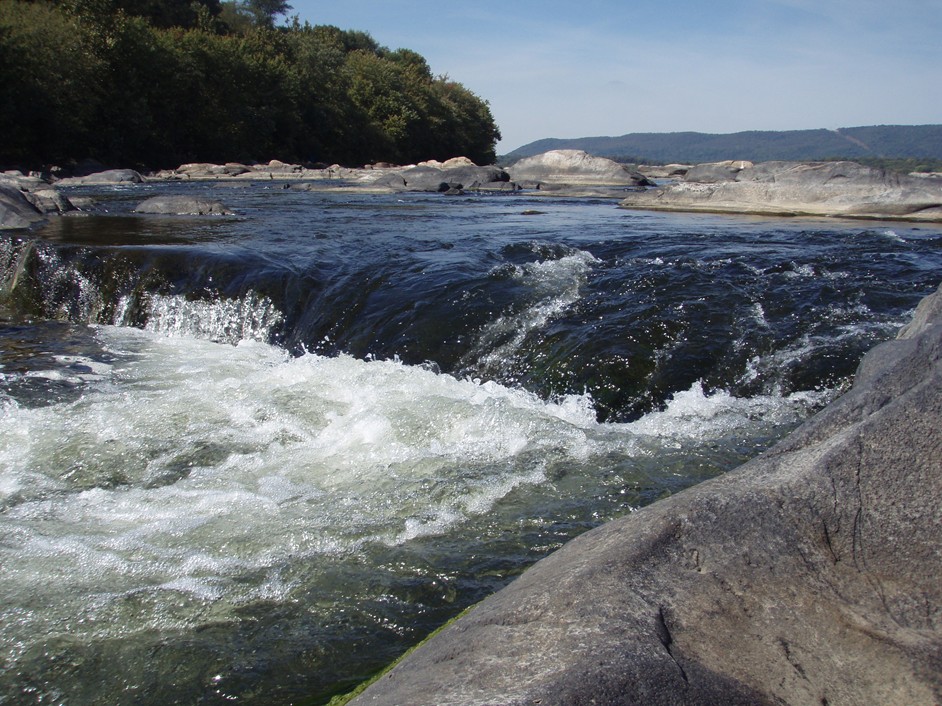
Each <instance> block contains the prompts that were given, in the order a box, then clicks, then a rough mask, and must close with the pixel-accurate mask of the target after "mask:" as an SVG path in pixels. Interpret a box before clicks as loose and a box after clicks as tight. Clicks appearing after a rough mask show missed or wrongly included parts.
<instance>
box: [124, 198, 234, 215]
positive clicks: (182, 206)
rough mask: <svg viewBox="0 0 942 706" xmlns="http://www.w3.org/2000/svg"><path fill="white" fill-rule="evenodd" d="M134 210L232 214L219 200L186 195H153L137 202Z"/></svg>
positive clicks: (166, 212)
mask: <svg viewBox="0 0 942 706" xmlns="http://www.w3.org/2000/svg"><path fill="white" fill-rule="evenodd" d="M134 212H135V213H148V214H158V215H174V216H231V215H232V211H230V210H229V209H228V208H226V206H225V205H224V204H223V203H222V202H221V201H216V200H213V199H205V198H201V197H199V196H186V195H166V196H153V197H151V198H149V199H147V200H145V201H142V202H141V203H139V204H138V205H137V206H136V207H135V208H134Z"/></svg>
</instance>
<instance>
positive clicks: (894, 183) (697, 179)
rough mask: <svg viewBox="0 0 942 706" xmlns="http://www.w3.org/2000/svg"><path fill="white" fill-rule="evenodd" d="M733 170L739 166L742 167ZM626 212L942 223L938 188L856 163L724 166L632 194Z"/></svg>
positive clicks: (941, 189) (698, 170)
mask: <svg viewBox="0 0 942 706" xmlns="http://www.w3.org/2000/svg"><path fill="white" fill-rule="evenodd" d="M737 165H745V166H742V167H741V168H740V167H739V166H737ZM620 205H621V206H623V207H625V208H639V209H652V210H663V211H703V212H714V213H754V214H763V215H788V216H840V217H845V218H877V219H879V218H891V219H900V220H910V221H942V183H939V182H936V181H935V180H932V179H919V178H915V177H910V176H906V175H901V174H895V173H892V172H886V171H884V170H882V169H873V168H870V167H865V166H863V165H860V164H857V163H855V162H811V163H800V162H762V163H759V164H755V165H753V164H750V163H749V162H728V163H726V162H723V163H717V164H710V165H698V166H696V167H692V168H691V169H690V170H688V172H687V174H686V175H685V177H684V181H682V182H677V183H672V184H667V185H665V186H662V187H659V188H657V189H649V190H646V191H643V192H634V193H629V194H627V195H626V197H625V199H624V200H623V201H622V202H621V204H620Z"/></svg>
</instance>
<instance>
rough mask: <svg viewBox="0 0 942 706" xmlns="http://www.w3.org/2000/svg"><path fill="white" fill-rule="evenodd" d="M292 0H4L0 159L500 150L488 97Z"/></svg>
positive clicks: (367, 156) (368, 157)
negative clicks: (293, 13)
mask: <svg viewBox="0 0 942 706" xmlns="http://www.w3.org/2000/svg"><path fill="white" fill-rule="evenodd" d="M288 10H290V5H288V4H287V3H286V2H284V1H283V0H227V1H226V2H223V3H221V4H220V3H219V2H218V0H58V1H57V2H56V1H53V0H35V1H33V2H30V1H27V0H0V134H2V135H4V139H3V140H2V141H0V164H2V165H5V166H20V167H34V166H41V165H43V164H56V163H60V164H61V163H64V162H66V161H68V160H81V159H85V158H94V159H97V160H99V161H101V162H104V163H108V164H115V165H122V166H124V165H135V166H141V167H143V166H148V167H154V168H157V167H168V166H176V165H177V164H180V163H182V162H188V161H227V160H243V161H251V160H268V159H272V158H278V159H283V160H286V161H289V160H290V161H312V162H313V161H320V162H328V163H332V162H340V163H344V164H362V163H366V162H372V161H388V162H401V163H405V162H414V161H419V160H423V159H447V158H449V157H454V156H458V155H465V156H467V157H469V158H471V159H472V160H474V161H476V162H478V163H479V164H486V163H490V162H492V161H493V160H494V159H495V154H494V147H495V144H496V141H497V140H499V139H500V132H499V131H498V129H497V126H496V124H495V123H494V119H493V116H492V115H491V112H490V108H489V106H488V104H487V102H486V101H484V100H482V99H481V98H479V97H478V96H476V95H475V94H474V93H472V92H471V91H469V90H468V89H467V88H465V87H464V86H462V85H461V84H458V83H455V82H453V81H450V80H449V79H448V78H447V77H435V76H433V74H432V71H431V69H430V68H429V66H428V63H427V62H426V61H425V59H424V58H423V57H422V56H421V55H419V54H417V53H416V52H414V51H411V50H409V49H397V50H395V51H390V50H389V49H387V48H385V47H382V46H380V45H379V44H378V43H377V42H376V41H375V40H374V39H373V38H372V37H371V36H370V35H369V34H368V33H366V32H362V31H354V30H342V29H339V28H337V27H332V26H312V25H310V24H308V23H304V24H302V23H300V22H299V21H298V19H297V18H294V19H293V20H292V21H291V23H290V24H289V25H288V26H282V27H276V26H274V21H275V19H276V18H277V17H278V16H279V15H283V14H284V13H285V12H287V11H288Z"/></svg>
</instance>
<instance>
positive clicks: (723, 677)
mask: <svg viewBox="0 0 942 706" xmlns="http://www.w3.org/2000/svg"><path fill="white" fill-rule="evenodd" d="M832 169H839V168H835V167H832ZM744 171H745V170H744ZM940 429H942V288H940V290H939V291H938V292H936V293H935V294H933V295H932V296H930V297H928V298H926V299H925V300H923V302H922V303H921V304H920V306H919V308H918V309H917V312H916V314H915V316H914V317H913V321H912V323H911V324H910V325H909V326H907V327H906V328H904V329H903V330H902V331H901V332H900V335H899V337H898V338H897V339H896V340H894V341H890V342H887V343H884V344H882V345H880V346H877V347H876V348H875V349H874V350H872V351H871V352H870V353H869V354H868V355H867V356H866V357H865V358H864V360H863V361H862V363H861V365H860V367H859V369H858V373H857V376H856V380H855V383H854V386H853V388H852V389H851V390H850V391H849V392H848V393H846V394H845V395H844V396H842V397H841V398H839V399H838V400H836V401H835V402H833V403H832V404H830V405H829V406H828V407H826V408H825V409H824V410H823V411H821V412H820V413H819V414H818V415H817V416H815V417H814V418H812V419H811V420H809V421H808V422H806V423H805V424H804V425H802V426H801V427H799V428H798V429H797V430H796V431H794V432H793V433H792V434H791V435H789V436H788V437H786V439H784V440H783V441H782V442H781V443H779V444H778V445H777V446H775V447H774V448H773V449H771V450H770V451H768V452H767V453H765V454H764V455H762V456H760V457H759V458H757V459H755V460H753V461H751V462H749V463H747V464H745V465H744V466H742V467H741V468H739V469H737V470H736V471H733V472H730V473H727V474H726V475H724V476H721V477H719V478H716V479H714V480H711V481H707V482H704V483H702V484H700V485H697V486H694V487H693V488H690V489H688V490H685V491H683V492H681V493H678V494H677V495H675V496H673V497H671V498H668V499H665V500H661V501H658V502H656V503H654V504H653V505H650V506H648V507H646V508H643V509H642V510H640V511H638V512H635V513H633V514H631V515H628V516H626V517H624V518H621V519H619V520H616V521H613V522H610V523H608V524H605V525H603V526H601V527H599V528H597V529H595V530H593V531H591V532H588V533H586V534H584V535H582V536H580V537H579V538H577V539H575V540H573V541H572V542H570V543H569V544H567V545H566V546H564V547H563V548H562V549H560V550H559V551H557V552H556V553H555V554H553V555H551V556H549V557H547V558H546V559H544V560H543V561H541V562H539V563H537V564H535V565H534V566H533V567H532V568H531V569H530V570H528V571H527V572H525V573H524V574H523V575H522V576H521V577H520V578H519V579H517V580H516V581H514V582H513V583H511V584H510V585H509V586H508V587H506V588H505V589H503V590H502V591H500V592H498V593H496V594H495V595H493V596H491V597H490V598H488V599H486V600H485V601H483V602H482V603H481V604H479V605H477V606H476V607H474V609H473V610H471V612H470V613H469V614H467V615H466V616H464V617H463V618H461V619H459V620H458V621H456V622H455V623H454V624H452V625H451V626H450V627H449V628H447V629H445V630H444V631H443V632H441V633H439V634H438V635H437V636H435V637H434V638H432V639H431V640H429V641H428V642H426V643H425V644H423V645H422V646H420V647H419V648H418V649H417V650H416V651H414V652H413V653H411V654H410V655H409V656H408V657H407V658H405V659H404V660H403V661H402V662H401V663H400V664H399V665H397V666H396V667H395V668H394V669H392V670H391V671H390V672H389V673H388V674H386V675H385V676H384V677H382V678H381V679H380V680H378V681H377V682H376V683H375V684H373V685H372V686H371V687H369V688H368V689H367V690H366V691H365V692H364V693H363V694H362V695H361V696H360V697H358V698H357V699H356V700H355V701H354V703H356V704H405V703H408V704H413V705H419V704H443V703H454V704H462V705H465V706H471V705H473V704H495V703H500V704H535V703H541V704H576V703H586V704H588V703H594V704H629V703H638V704H642V703H643V704H675V703H687V704H719V703H722V704H773V703H775V704H781V703H789V704H811V703H814V704H823V703H831V704H867V703H873V704H877V703H881V704H888V703H908V704H917V703H918V704H931V703H939V702H940V700H942V581H940V580H939V577H940V576H942V553H940V552H939V546H940V545H942V465H940V463H942V461H940V459H942V434H940V431H939V430H940Z"/></svg>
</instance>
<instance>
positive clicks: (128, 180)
mask: <svg viewBox="0 0 942 706" xmlns="http://www.w3.org/2000/svg"><path fill="white" fill-rule="evenodd" d="M142 181H144V177H142V176H141V175H140V174H139V173H138V172H136V171H134V170H133V169H106V170H105V171H103V172H96V173H94V174H89V175H88V176H80V177H68V178H66V179H60V180H59V181H57V182H56V186H116V185H124V184H140V183H141V182H142Z"/></svg>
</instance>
